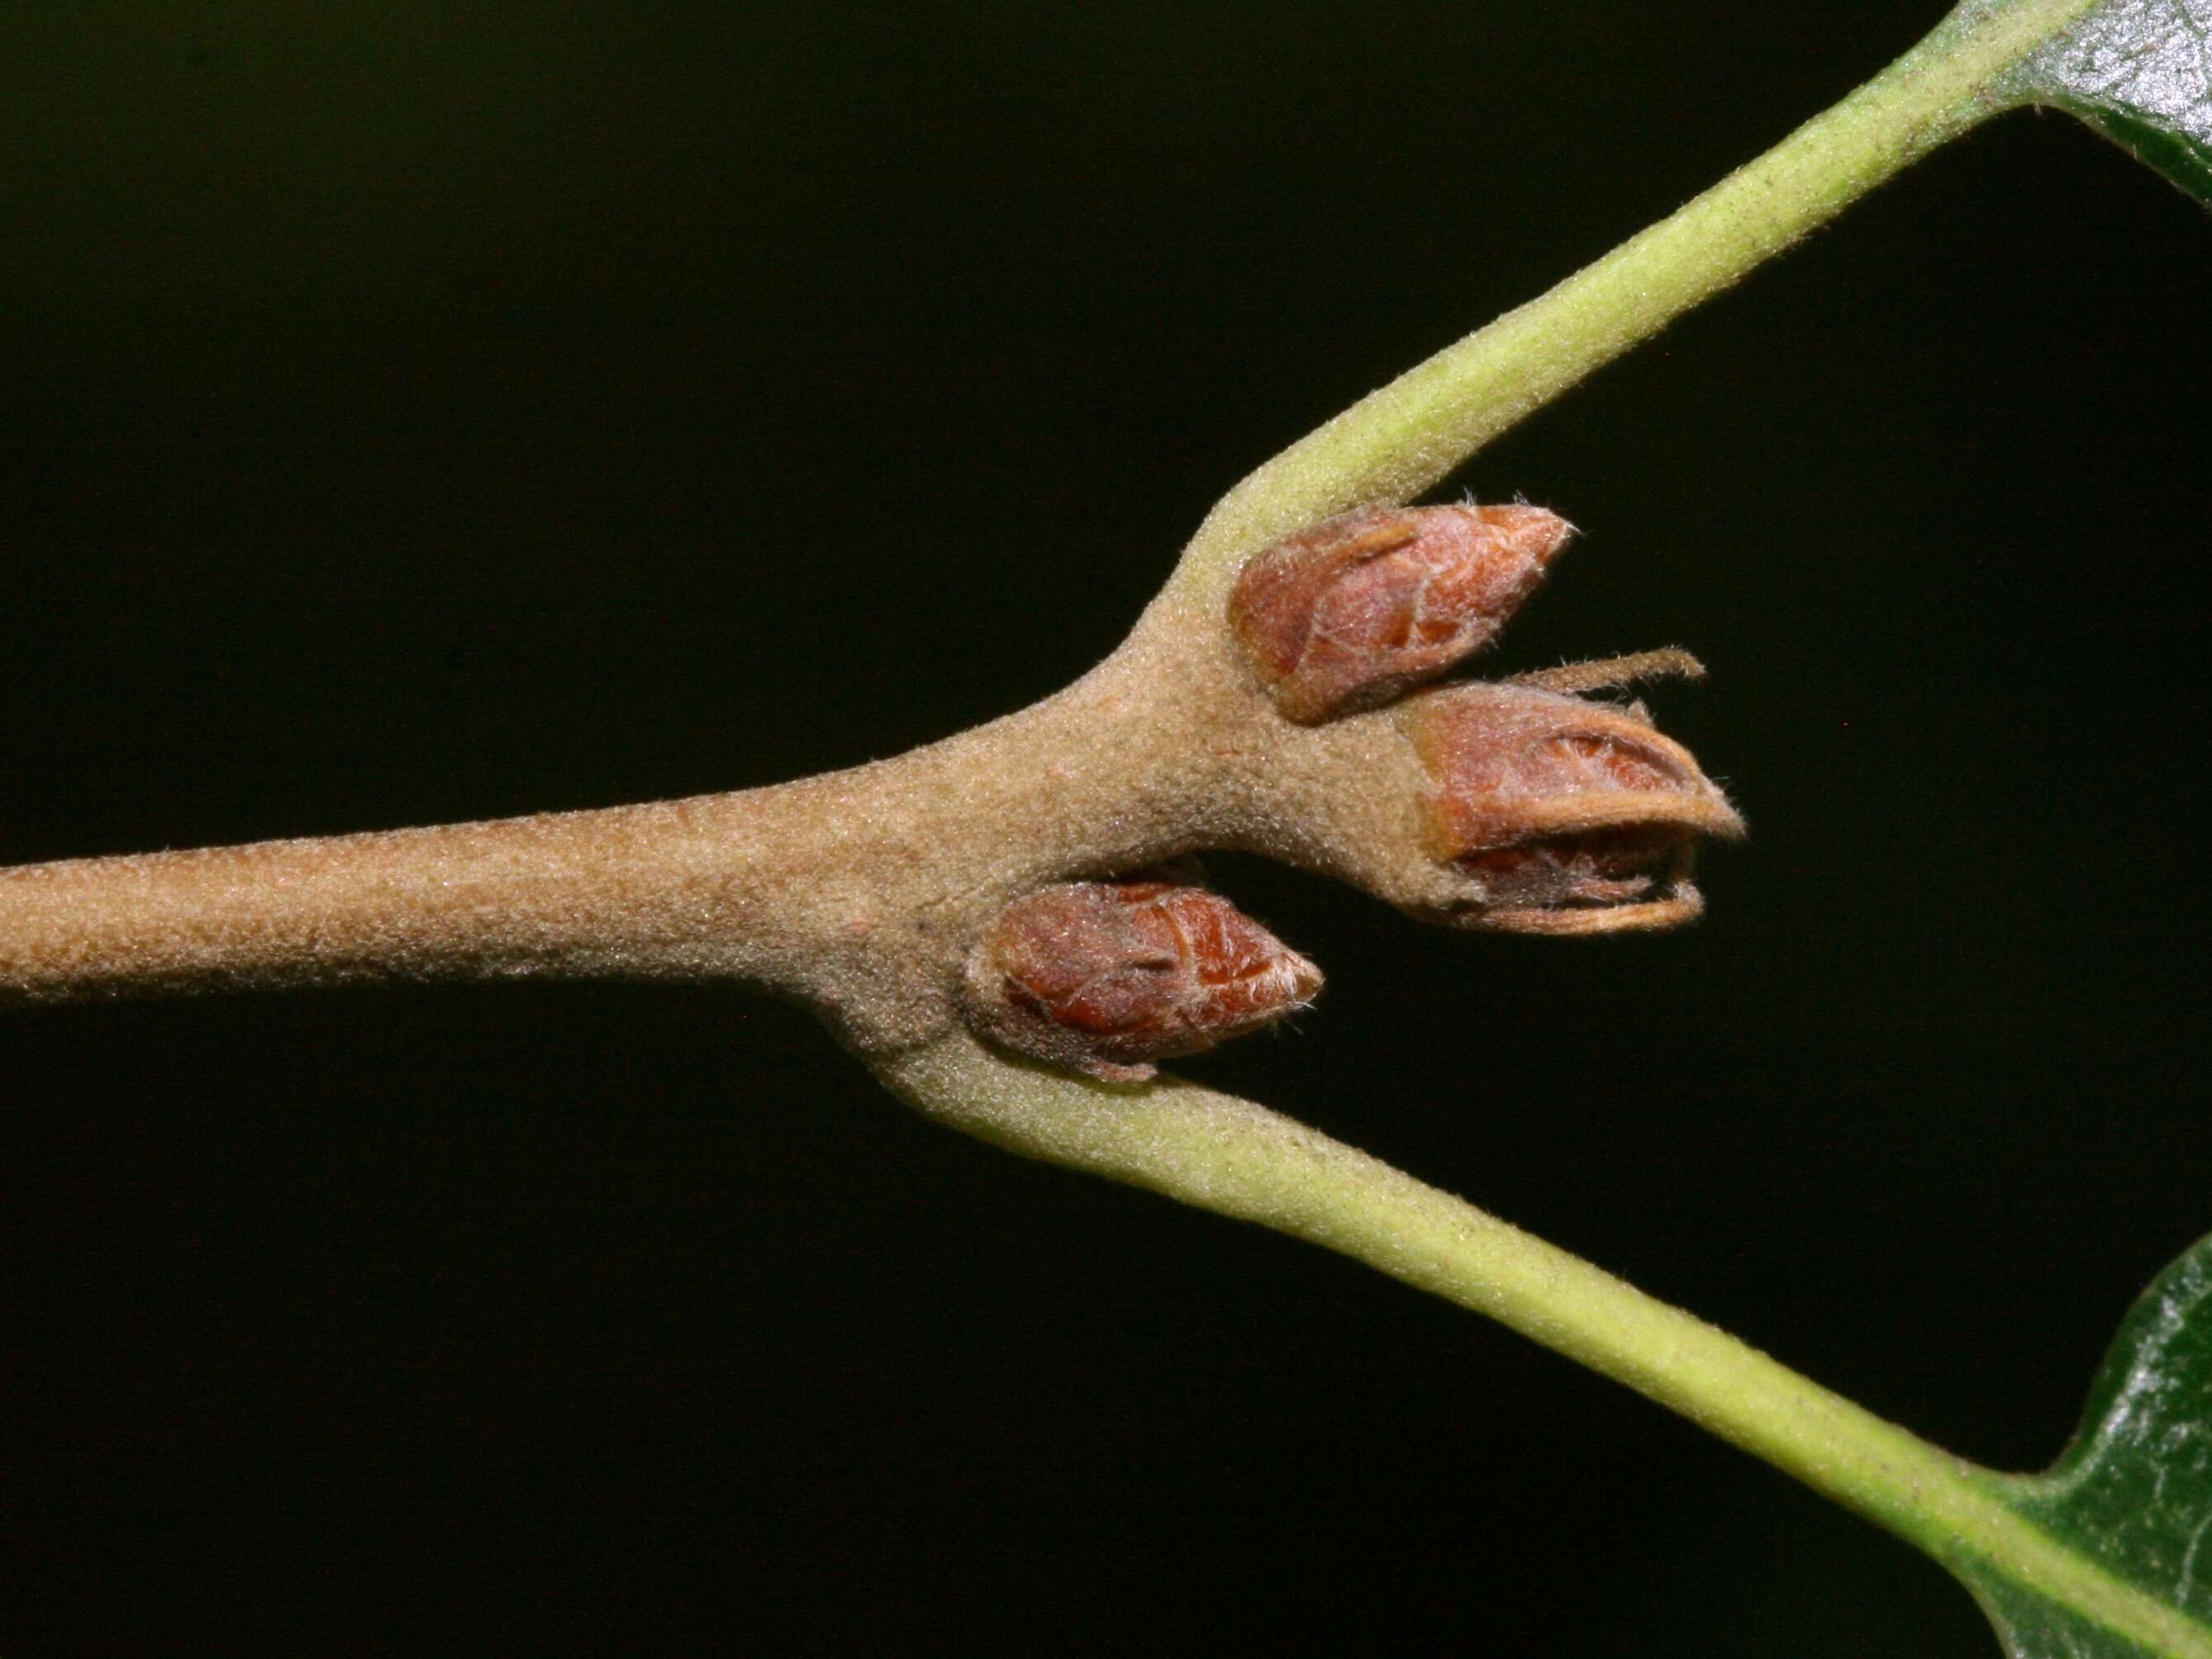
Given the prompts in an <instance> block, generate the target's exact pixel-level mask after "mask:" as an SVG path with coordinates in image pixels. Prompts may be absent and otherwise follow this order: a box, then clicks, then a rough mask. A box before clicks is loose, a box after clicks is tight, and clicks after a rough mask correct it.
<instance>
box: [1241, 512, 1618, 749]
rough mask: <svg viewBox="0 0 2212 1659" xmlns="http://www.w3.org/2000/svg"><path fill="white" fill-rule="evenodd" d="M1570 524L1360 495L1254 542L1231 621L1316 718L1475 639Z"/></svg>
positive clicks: (1288, 703)
mask: <svg viewBox="0 0 2212 1659" xmlns="http://www.w3.org/2000/svg"><path fill="white" fill-rule="evenodd" d="M1572 534H1574V526H1572V525H1571V524H1569V523H1568V522H1567V521H1566V520H1565V519H1562V518H1560V517H1559V515H1558V514H1557V513H1547V512H1546V511H1544V509H1543V508H1542V507H1361V508H1360V509H1359V510H1358V511H1357V512H1354V513H1345V514H1344V515H1343V516H1342V517H1340V518H1334V519H1329V520H1325V521H1324V522H1322V523H1321V524H1317V525H1316V526H1313V527H1312V528H1311V529H1310V530H1304V531H1301V532H1298V533H1297V535H1295V536H1292V537H1291V538H1288V539H1287V540H1285V541H1280V542H1278V543H1276V544H1274V545H1273V547H1271V548H1268V549H1267V550H1266V551H1265V552H1263V553H1260V554H1258V555H1255V556H1254V557H1253V559H1252V560H1251V562H1249V563H1248V564H1246V565H1245V567H1244V568H1243V573H1242V574H1239V575H1238V577H1237V586H1236V589H1235V591H1234V592H1232V593H1231V595H1230V599H1229V626H1230V629H1231V631H1232V632H1234V633H1235V635H1237V640H1238V641H1239V642H1240V643H1241V644H1242V645H1243V647H1244V651H1245V654H1246V655H1247V656H1248V657H1249V658H1250V659H1251V662H1252V665H1253V667H1254V668H1255V670H1256V671H1258V673H1259V676H1260V679H1261V683H1262V684H1265V685H1266V686H1267V690H1268V693H1269V695H1270V696H1273V698H1274V700H1275V707H1276V708H1279V709H1280V710H1281V711H1282V713H1283V715H1284V717H1285V719H1288V720H1296V721H1297V722H1298V723H1299V724H1300V725H1302V726H1313V725H1316V724H1318V723H1319V722H1321V721H1322V720H1334V719H1335V718H1336V717H1337V716H1339V715H1340V714H1352V713H1355V712H1356V711H1358V710H1359V709H1362V708H1378V707H1380V706H1381V705H1382V704H1383V703H1386V702H1389V701H1391V699H1393V698H1394V697H1399V696H1403V695H1405V693H1407V691H1409V690H1413V687H1415V686H1417V685H1421V684H1425V683H1426V682H1428V681H1430V680H1432V679H1434V678H1437V675H1439V674H1441V673H1443V671H1445V670H1447V669H1449V667H1451V666H1452V665H1453V664H1455V663H1456V662H1458V661H1460V660H1461V659H1462V658H1464V657H1467V656H1469V655H1471V654H1473V653H1474V652H1477V651H1480V649H1482V647H1484V646H1486V645H1487V644H1489V643H1490V641H1492V639H1493V638H1495V637H1496V635H1497V634H1498V629H1500V628H1502V627H1504V625H1505V621H1506V619H1507V618H1508V617H1510V616H1511V615H1512V614H1513V613H1514V611H1516V610H1518V609H1519V608H1520V605H1521V603H1522V600H1524V599H1527V598H1528V595H1529V594H1530V593H1532V592H1534V591H1535V587H1536V584H1537V583H1538V582H1539V581H1541V580H1542V579H1543V574H1544V567H1545V566H1546V565H1547V564H1548V563H1549V562H1551V559H1552V556H1553V555H1554V554H1556V553H1557V552H1558V551H1559V550H1560V549H1561V548H1562V547H1564V546H1565V545H1566V542H1567V538H1568V537H1570V536H1571V535H1572Z"/></svg>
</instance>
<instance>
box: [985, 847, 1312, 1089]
mask: <svg viewBox="0 0 2212 1659" xmlns="http://www.w3.org/2000/svg"><path fill="white" fill-rule="evenodd" d="M1321 982H1322V976H1321V969H1318V968H1316V967H1315V966H1314V965H1313V963H1310V962H1309V961H1307V960H1306V959H1305V958H1304V957H1302V956H1300V955H1298V953H1297V951H1293V950H1291V948H1290V947H1289V946H1288V945H1285V944H1284V943H1283V942H1282V941H1281V940H1280V939H1277V938H1276V937H1275V936H1274V935H1273V933H1269V932H1268V931H1267V929H1266V928H1264V927H1261V926H1260V924H1259V923H1258V922H1256V921H1253V920H1252V919H1251V917H1249V916H1248V915H1245V914H1244V913H1243V911H1241V910H1239V909H1238V908H1237V907H1236V906H1235V905H1233V904H1231V903H1230V902H1229V901H1228V900H1226V899H1225V898H1222V897H1220V896H1218V895H1217V894H1214V893H1210V892H1208V891H1206V889H1204V888H1202V887H1193V886H1189V885H1188V884H1183V883H1181V882H1176V881H1165V880H1152V879H1146V878H1138V879H1132V880H1127V881H1117V882H1103V881H1095V882H1094V881H1082V882H1066V883H1062V884H1059V885H1056V886H1052V887H1047V888H1043V889H1041V890H1038V891H1037V892H1035V893H1031V894H1030V895H1029V896H1028V897H1026V898H1021V899H1017V900H1015V901H1014V902H1013V903H1012V904H1010V905H1008V906H1007V907H1006V908H1005V909H1004V910H1002V911H1000V913H999V915H998V917H997V919H996V920H995V921H993V922H992V924H991V926H990V927H989V928H988V929H987V930H986V931H985V933H984V935H983V937H982V939H981V940H979V941H978V942H977V944H976V945H975V949H974V950H973V951H971V952H969V958H968V968H967V974H966V977H965V982H964V984H963V987H962V1003H963V1008H964V1010H965V1012H966V1013H967V1016H968V1019H969V1024H970V1025H971V1026H972V1027H973V1028H974V1029H975V1031H976V1033H977V1035H979V1036H983V1037H985V1038H987V1039H988V1040H989V1041H991V1042H995V1043H997V1044H999V1045H1000V1047H1001V1048H1010V1049H1012V1050H1013V1051H1014V1052H1015V1053H1017V1054H1025V1055H1027V1056H1029V1057H1030V1059H1032V1060H1045V1061H1048V1062H1049V1063H1050V1064H1052V1065H1055V1066H1068V1067H1070V1068H1072V1069H1073V1070H1076V1071H1080V1072H1086V1073H1089V1074H1090V1075H1091V1076H1092V1077H1095V1078H1098V1079H1102V1080H1103V1081H1106V1082H1109V1083H1141V1082H1144V1081H1145V1080H1146V1079H1148V1078H1150V1077H1151V1076H1152V1074H1153V1066H1152V1062H1153V1061H1154V1060H1168V1059H1171V1058H1173V1057H1174V1056H1176V1055H1178V1054H1196V1053H1198V1052H1199V1051H1200V1050H1201V1049H1205V1048H1212V1046H1213V1045H1214V1044H1215V1043H1217V1042H1223V1041H1225V1039H1227V1038H1230V1037H1233V1036H1243V1034H1244V1033H1245V1032H1247V1031H1251V1030H1257V1029H1258V1028H1259V1027H1261V1026H1262V1025H1265V1024H1268V1023H1269V1022H1270V1021H1272V1020H1274V1019H1278V1018H1280V1017H1282V1016H1283V1015H1285V1014H1286V1013H1289V1012H1292V1011H1293V1010H1295V1009H1298V1008H1302V1007H1304V1006H1306V1005H1307V1004H1308V1003H1310V1002H1311V1001H1312V1000H1314V997H1315V996H1316V994H1318V993H1319V992H1320V990H1321Z"/></svg>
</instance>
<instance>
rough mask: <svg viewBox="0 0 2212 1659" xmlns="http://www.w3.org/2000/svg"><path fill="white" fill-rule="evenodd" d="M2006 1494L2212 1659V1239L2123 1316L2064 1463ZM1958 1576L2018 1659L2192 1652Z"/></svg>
mask: <svg viewBox="0 0 2212 1659" xmlns="http://www.w3.org/2000/svg"><path fill="white" fill-rule="evenodd" d="M2001 1495H2002V1497H2003V1498H2004V1501H2005V1502H2006V1504H2008V1507H2010V1508H2011V1509H2013V1510H2015V1512H2016V1513H2018V1514H2019V1515H2021V1516H2022V1517H2023V1518H2024V1519H2026V1520H2027V1521H2029V1522H2033V1524H2034V1525H2035V1526H2037V1527H2038V1528H2040V1529H2041V1530H2042V1531H2044V1532H2045V1533H2046V1534H2049V1535H2050V1536H2051V1538H2052V1539H2053V1540H2054V1541H2057V1542H2058V1543H2059V1544H2060V1545H2062V1546H2063V1547H2066V1548H2068V1549H2069V1550H2072V1551H2074V1552H2075V1553H2078V1554H2080V1555H2081V1556H2083V1557H2086V1558H2087V1559H2090V1560H2093V1561H2094V1562H2095V1563H2096V1564H2097V1565H2100V1566H2101V1567H2102V1568H2103V1569H2104V1570H2105V1571H2106V1572H2108V1573H2110V1574H2111V1575H2112V1577H2114V1578H2117V1579H2119V1580H2122V1581H2124V1583H2127V1584H2129V1585H2130V1586H2132V1587H2133V1588H2134V1589H2137V1590H2140V1591H2142V1592H2143V1593H2144V1594H2146V1595H2149V1596H2151V1597H2153V1598H2154V1599H2155V1600H2157V1601H2160V1602H2163V1603H2164V1604H2165V1605H2166V1607H2169V1608H2171V1609H2172V1610H2173V1611H2174V1612H2175V1613H2178V1614H2179V1615H2181V1617H2182V1618H2183V1620H2187V1621H2191V1622H2194V1623H2195V1624H2196V1625H2197V1626H2200V1627H2201V1629H2202V1632H2203V1644H2204V1646H2205V1647H2206V1648H2212V1238H2205V1239H2201V1240H2199V1241H2198V1242H2197V1244H2196V1245H2195V1246H2194V1247H2193V1248H2192V1249H2190V1250H2189V1251H2188V1253H2187V1254H2186V1255H2183V1256H2182V1257H2181V1259H2180V1260H2179V1261H2176V1262H2175V1263H2174V1264H2173V1265H2172V1267H2168V1268H2167V1269H2166V1271H2165V1272H2164V1273H2161V1274H2160V1275H2159V1277H2158V1279H2157V1280H2156V1281H2155V1282H2154V1283H2153V1285H2151V1287H2150V1288H2149V1289H2148V1290H2147V1291H2144V1292H2143V1294H2142V1299H2141V1300H2139V1301H2138V1302H2137V1303H2136V1305H2135V1306H2134V1307H2133V1308H2132V1309H2130V1310H2129V1313H2128V1316H2127V1318H2126V1320H2125V1321H2124V1322H2122V1324H2121V1326H2120V1334H2119V1336H2118V1340H2115V1341H2114V1343H2113V1344H2112V1352H2110V1353H2109V1354H2107V1355H2106V1358H2105V1364H2104V1369H2103V1370H2101V1371H2100V1373H2099V1374H2098V1376H2097V1381H2096V1383H2095V1384H2094V1386H2093V1387H2092V1389H2090V1391H2089V1405H2088V1409H2087V1412H2086V1413H2084V1415H2083V1417H2082V1421H2081V1429H2080V1430H2079V1431H2078V1432H2077V1433H2076V1434H2075V1437H2074V1440H2073V1443H2072V1444H2070V1445H2069V1447H2068V1448H2067V1449H2066V1453H2065V1455H2063V1456H2062V1457H2061V1458H2060V1459H2059V1460H2058V1462H2057V1463H2056V1464H2054V1465H2053V1466H2052V1467H2051V1469H2050V1471H2049V1472H2048V1473H2046V1474H2040V1475H2035V1476H2030V1477H2025V1478H2021V1479H2019V1480H2009V1481H2007V1482H2006V1483H2005V1484H2004V1489H2003V1491H2002V1494H2001ZM1953 1565H1954V1567H1956V1568H1957V1569H1958V1570H1959V1571H1960V1576H1961V1577H1964V1578H1965V1579H1966V1582H1967V1583H1968V1585H1969V1587H1970V1588H1971V1589H1972V1590H1973V1591H1974V1593H1975V1595H1977V1596H1978V1598H1979V1599H1980V1601H1981V1602H1982V1605H1983V1607H1984V1608H1985V1609H1986V1610H1987V1611H1988V1613H1989V1614H1990V1619H1991V1620H1992V1621H1993V1622H1994V1623H1995V1624H1996V1627H1997V1632H1998V1634H1999V1635H2001V1636H2002V1638H2004V1640H2005V1644H2006V1646H2007V1648H2008V1650H2009V1651H2010V1652H2011V1653H2012V1654H2013V1655H2014V1656H2015V1659H2120V1656H2127V1659H2140V1656H2142V1655H2144V1654H2165V1653H2170V1652H2183V1651H2188V1649H2187V1648H2186V1647H2185V1646H2182V1645H2175V1646H2172V1647H2168V1646H2164V1645H2158V1646H2143V1645H2138V1644H2136V1643H2135V1642H2132V1641H2128V1640H2124V1639H2122V1638H2118V1637H2117V1636H2115V1635H2113V1634H2112V1633H2111V1632H2109V1631H2107V1630H2106V1629H2105V1628H2103V1627H2102V1626H2100V1625H2098V1624H2096V1623H2094V1622H2093V1621H2092V1620H2089V1619H2087V1618H2085V1617H2083V1616H2082V1615H2081V1613H2079V1612H2076V1611H2073V1610H2069V1609H2068V1608H2066V1607H2061V1606H2059V1605H2058V1604H2057V1602H2056V1601H2053V1600H2052V1599H2051V1598H2050V1597H2049V1596H2047V1595H2045V1594H2042V1593H2040V1592H2039V1591H2038V1590H2037V1589H2034V1588H2033V1586H2031V1585H2027V1584H2025V1583H2022V1582H2021V1580H2020V1579H2019V1578H2018V1577H2011V1576H2006V1575H2002V1574H2000V1573H1999V1572H1998V1571H1996V1570H1995V1569H1994V1568H1992V1567H1990V1566H1988V1565H1982V1564H1978V1563H1974V1562H1972V1561H1968V1562H1964V1563H1961V1562H1958V1561H1955V1560H1954V1563H1953Z"/></svg>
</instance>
